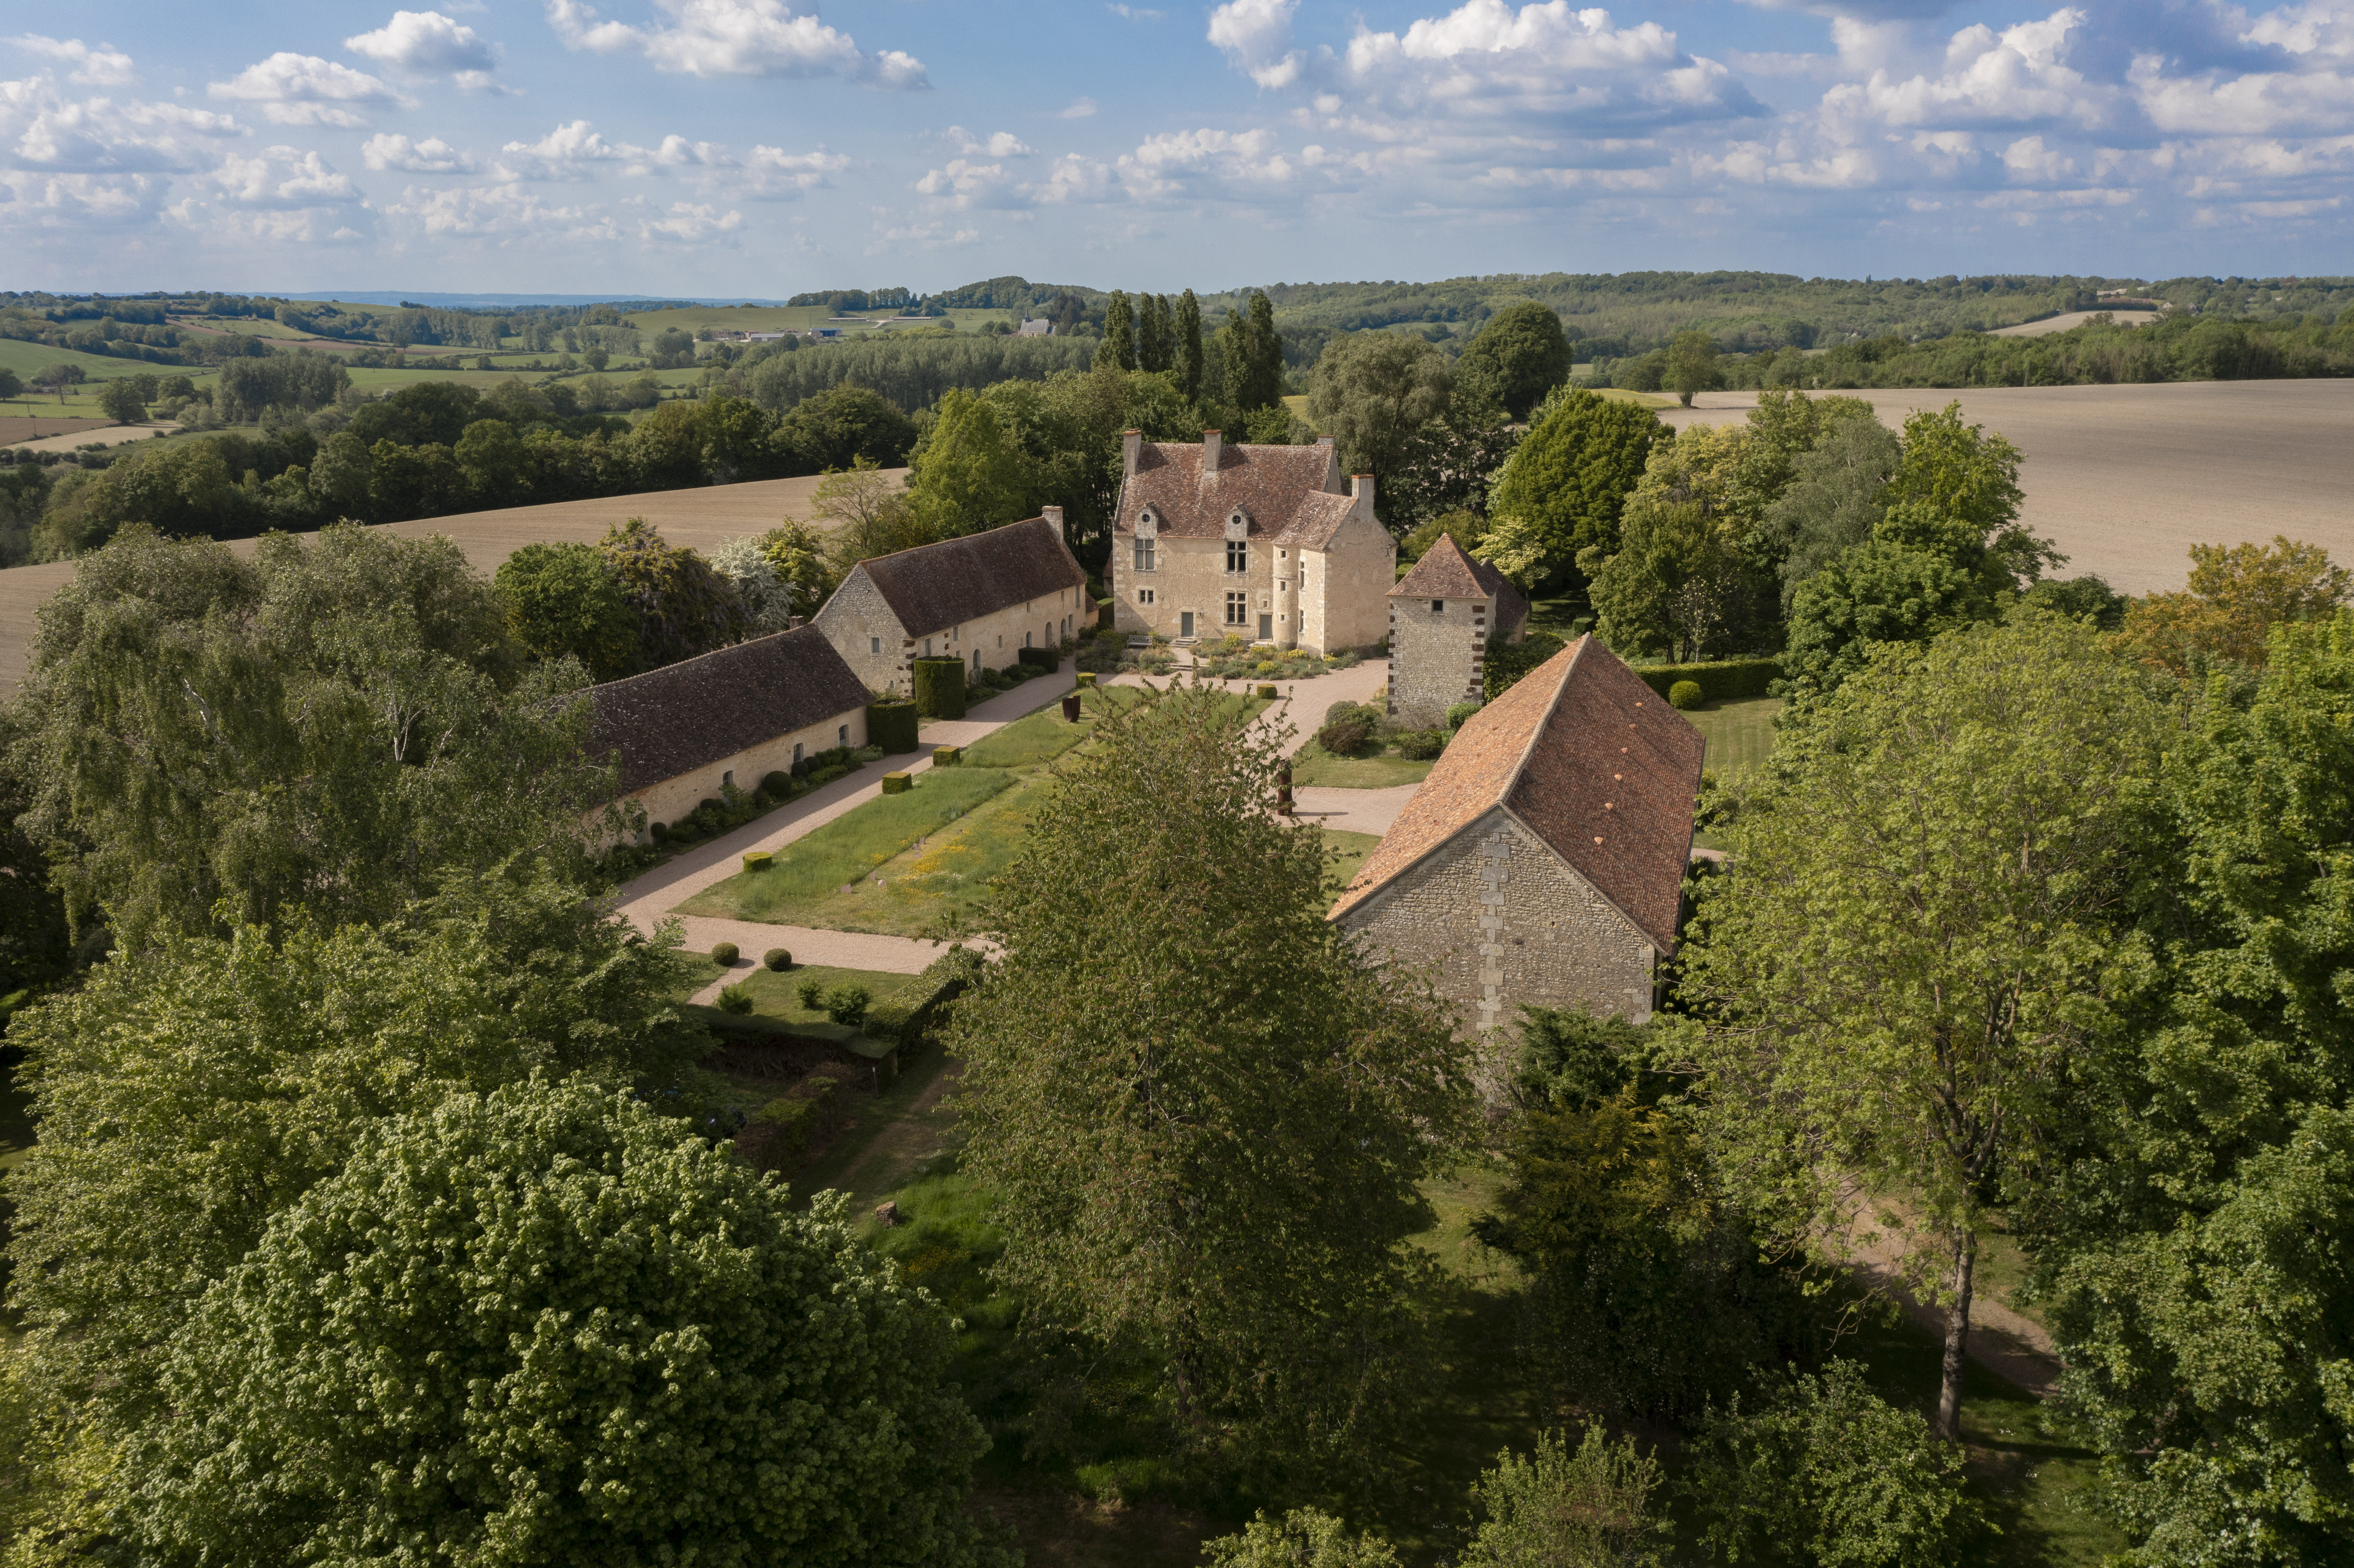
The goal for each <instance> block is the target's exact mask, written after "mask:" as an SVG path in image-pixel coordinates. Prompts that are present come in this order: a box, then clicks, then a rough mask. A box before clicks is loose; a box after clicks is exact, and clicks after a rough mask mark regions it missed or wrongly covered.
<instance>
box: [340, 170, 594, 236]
mask: <svg viewBox="0 0 2354 1568" xmlns="http://www.w3.org/2000/svg"><path fill="white" fill-rule="evenodd" d="M385 216H386V217H391V218H396V219H398V220H400V221H402V222H403V223H405V224H408V225H410V226H413V227H414V228H416V229H418V230H419V232H421V233H423V234H425V235H427V236H429V237H433V238H489V239H495V240H498V241H500V242H501V243H503V244H505V243H513V242H514V241H515V240H518V239H525V238H565V239H577V240H611V239H618V238H620V235H621V230H620V228H619V227H618V226H617V225H616V224H615V223H614V222H613V220H612V218H611V217H610V216H609V215H607V214H605V213H602V212H599V211H598V210H596V209H594V208H591V207H587V206H564V205H561V204H558V203H556V202H552V201H549V200H548V199H546V197H545V196H541V195H539V193H537V192H535V191H533V190H529V189H526V188H525V186H523V185H518V184H515V183H514V182H513V181H509V182H505V183H503V184H499V185H461V186H456V187H453V188H451V189H449V190H427V189H424V188H422V187H419V186H417V185H410V186H408V188H407V189H405V190H403V191H402V192H401V194H400V199H399V200H398V201H397V202H394V203H392V204H391V205H389V206H387V207H386V208H385Z"/></svg>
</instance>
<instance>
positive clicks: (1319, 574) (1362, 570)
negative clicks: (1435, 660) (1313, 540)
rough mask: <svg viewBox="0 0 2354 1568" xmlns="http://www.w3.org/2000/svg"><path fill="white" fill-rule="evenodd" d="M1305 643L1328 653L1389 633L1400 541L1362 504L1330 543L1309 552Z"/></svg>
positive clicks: (1375, 642) (1375, 643) (1374, 642)
mask: <svg viewBox="0 0 2354 1568" xmlns="http://www.w3.org/2000/svg"><path fill="white" fill-rule="evenodd" d="M1304 565H1305V566H1306V567H1308V571H1307V574H1306V576H1305V577H1304V578H1303V579H1302V586H1303V587H1304V588H1305V589H1306V591H1305V592H1303V593H1302V594H1301V596H1300V600H1299V611H1300V620H1301V621H1302V623H1303V624H1302V626H1301V628H1300V636H1299V640H1300V641H1301V642H1302V643H1304V644H1307V645H1308V646H1310V647H1313V648H1315V649H1317V650H1318V651H1320V652H1325V653H1338V652H1341V651H1342V650H1343V649H1349V648H1354V649H1357V650H1358V651H1360V652H1365V651H1369V650H1372V649H1374V648H1378V647H1380V646H1381V642H1382V639H1384V637H1387V636H1388V635H1389V630H1390V629H1389V591H1390V589H1392V588H1395V587H1396V586H1397V541H1396V540H1395V539H1394V538H1392V537H1391V536H1390V531H1389V530H1388V529H1386V528H1384V527H1383V526H1382V525H1381V524H1380V523H1379V522H1377V521H1376V520H1375V519H1374V518H1373V516H1372V515H1371V514H1369V513H1368V512H1367V511H1366V510H1365V509H1364V508H1363V505H1362V503H1361V504H1360V506H1359V509H1358V511H1357V514H1356V515H1354V516H1352V517H1351V518H1350V519H1349V520H1348V521H1347V522H1346V523H1343V524H1341V526H1340V528H1339V530H1338V531H1336V532H1335V533H1334V534H1333V535H1332V537H1331V540H1329V541H1328V542H1327V543H1326V545H1325V547H1324V548H1323V549H1321V550H1310V551H1308V552H1306V553H1305V560H1304Z"/></svg>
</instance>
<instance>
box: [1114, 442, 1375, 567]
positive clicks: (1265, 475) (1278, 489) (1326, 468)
mask: <svg viewBox="0 0 2354 1568" xmlns="http://www.w3.org/2000/svg"><path fill="white" fill-rule="evenodd" d="M1203 455H1204V454H1203V445H1202V443H1201V442H1200V441H1146V442H1143V443H1142V444H1141V445H1140V446H1139V447H1138V449H1137V454H1136V472H1135V473H1134V474H1133V475H1132V476H1130V477H1129V481H1128V482H1127V483H1126V485H1124V486H1123V487H1122V488H1121V491H1120V503H1119V517H1118V518H1117V519H1116V520H1115V523H1114V532H1116V533H1120V534H1133V533H1135V532H1136V519H1137V517H1138V515H1139V514H1141V513H1142V512H1143V510H1144V509H1145V507H1147V506H1148V505H1149V506H1150V507H1151V508H1152V510H1153V512H1154V514H1156V515H1157V516H1158V517H1159V519H1160V523H1159V529H1158V531H1159V532H1160V533H1161V535H1165V536H1168V537H1173V538H1179V539H1218V538H1223V537H1225V531H1226V519H1227V518H1228V517H1230V516H1232V515H1233V514H1234V512H1235V508H1236V507H1240V508H1241V509H1242V511H1243V514H1244V515H1245V516H1246V517H1247V518H1249V520H1250V536H1251V537H1252V538H1254V539H1269V540H1272V539H1274V538H1276V537H1277V536H1278V535H1282V534H1284V533H1285V532H1286V531H1287V530H1292V529H1294V528H1295V525H1296V527H1297V530H1298V532H1297V534H1296V535H1295V536H1294V537H1293V538H1291V539H1288V540H1286V541H1285V542H1286V543H1296V544H1297V545H1298V546H1299V548H1301V549H1303V550H1314V549H1320V548H1322V547H1323V546H1324V545H1325V544H1326V543H1327V542H1329V541H1330V540H1331V537H1332V535H1333V533H1334V532H1335V531H1336V530H1338V529H1339V527H1340V526H1341V524H1342V523H1343V522H1345V521H1347V519H1348V516H1349V514H1350V513H1351V511H1352V510H1353V509H1354V508H1355V506H1356V503H1355V501H1354V500H1353V499H1352V498H1351V497H1349V496H1346V495H1341V494H1339V493H1336V492H1334V491H1331V490H1327V489H1326V488H1325V486H1326V485H1327V484H1330V483H1332V482H1334V476H1335V474H1336V473H1337V471H1338V466H1339V465H1338V463H1337V462H1336V461H1335V460H1334V457H1333V449H1332V447H1331V443H1329V442H1324V441H1320V442H1318V443H1317V444H1315V445H1314V446H1307V447H1260V446H1249V445H1245V444H1241V443H1235V444H1233V445H1225V446H1221V447H1220V448H1219V449H1218V466H1217V467H1216V468H1215V469H1212V470H1208V471H1204V467H1203V462H1202V458H1203Z"/></svg>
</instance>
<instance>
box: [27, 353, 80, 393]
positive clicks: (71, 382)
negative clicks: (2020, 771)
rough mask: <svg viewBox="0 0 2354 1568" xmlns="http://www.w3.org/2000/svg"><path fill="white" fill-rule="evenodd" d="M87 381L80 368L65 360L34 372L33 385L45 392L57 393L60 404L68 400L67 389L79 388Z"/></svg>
mask: <svg viewBox="0 0 2354 1568" xmlns="http://www.w3.org/2000/svg"><path fill="white" fill-rule="evenodd" d="M85 379H87V377H85V376H83V374H82V368H81V366H79V365H74V364H70V363H69V362H67V361H64V360H60V361H58V363H57V364H54V365H44V366H41V367H40V368H39V369H38V370H36V371H35V372H33V385H34V386H36V387H39V388H40V389H41V390H43V391H45V392H54V393H56V394H57V395H58V402H60V403H62V402H64V401H65V400H66V388H67V387H79V386H80V385H81V384H82V382H83V381H84V380H85Z"/></svg>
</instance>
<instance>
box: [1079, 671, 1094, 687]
mask: <svg viewBox="0 0 2354 1568" xmlns="http://www.w3.org/2000/svg"><path fill="white" fill-rule="evenodd" d="M1095 683H1096V673H1095V672H1094V671H1093V670H1082V671H1080V672H1079V685H1080V686H1081V687H1082V688H1083V689H1084V688H1090V687H1093V686H1094V685H1095Z"/></svg>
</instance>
